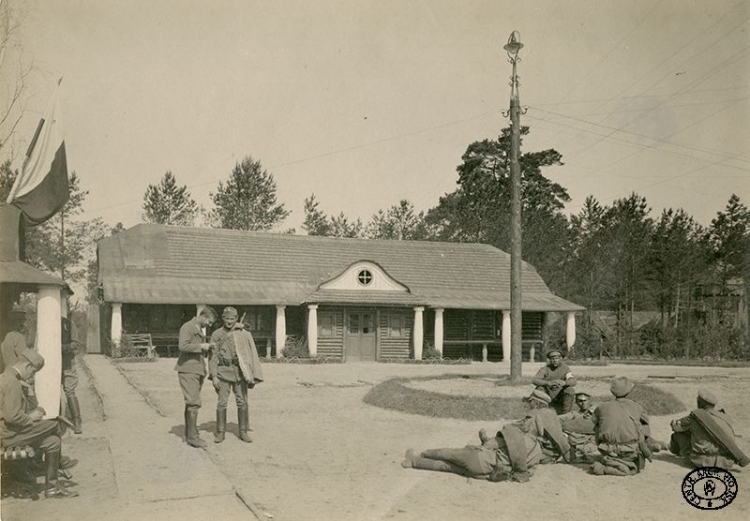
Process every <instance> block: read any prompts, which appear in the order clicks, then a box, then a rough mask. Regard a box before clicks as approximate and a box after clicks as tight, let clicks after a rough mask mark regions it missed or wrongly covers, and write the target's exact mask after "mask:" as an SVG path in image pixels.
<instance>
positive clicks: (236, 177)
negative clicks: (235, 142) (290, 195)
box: [209, 156, 290, 231]
mask: <svg viewBox="0 0 750 521" xmlns="http://www.w3.org/2000/svg"><path fill="white" fill-rule="evenodd" d="M209 196H210V197H211V200H212V201H213V203H214V205H216V206H215V208H214V209H213V210H211V212H210V215H209V219H210V222H212V223H214V224H213V225H214V226H216V227H219V228H229V229H233V230H255V231H267V230H270V229H271V228H273V227H274V226H275V225H277V224H279V223H281V222H282V221H283V220H284V219H286V218H287V216H288V215H289V213H290V212H288V211H287V210H286V209H285V208H284V204H283V203H277V200H276V182H275V181H274V179H273V175H271V174H270V173H269V172H268V171H267V170H265V169H264V168H263V167H262V166H261V164H260V161H255V160H253V158H252V157H250V156H248V157H246V158H245V159H244V160H243V161H242V162H241V163H237V165H236V166H235V167H234V169H233V170H232V174H231V176H230V177H229V180H228V181H227V183H226V185H225V184H224V183H222V182H219V186H218V187H217V189H216V192H215V193H212V192H209Z"/></svg>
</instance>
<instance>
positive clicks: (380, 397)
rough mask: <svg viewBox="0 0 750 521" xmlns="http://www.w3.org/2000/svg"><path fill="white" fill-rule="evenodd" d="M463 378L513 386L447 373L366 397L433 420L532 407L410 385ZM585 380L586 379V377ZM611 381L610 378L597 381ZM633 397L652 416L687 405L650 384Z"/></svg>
mask: <svg viewBox="0 0 750 521" xmlns="http://www.w3.org/2000/svg"><path fill="white" fill-rule="evenodd" d="M460 378H472V379H480V380H485V381H487V385H488V389H489V388H490V387H489V386H493V385H494V386H499V387H502V386H510V378H509V377H508V376H507V375H501V376H499V375H471V376H468V375H455V374H446V375H440V376H420V377H414V378H403V377H397V378H391V379H389V380H386V381H385V382H382V383H380V384H378V385H376V386H375V387H373V388H372V389H371V390H370V392H368V393H367V394H366V395H365V397H364V398H363V400H364V402H365V403H367V404H369V405H374V406H376V407H381V408H383V409H390V410H393V411H401V412H406V413H410V414H418V415H420V416H429V417H432V418H455V419H459V420H469V421H497V420H501V419H511V418H521V417H523V416H524V415H525V414H526V412H527V410H528V408H527V406H526V404H525V403H523V402H522V401H521V399H519V398H518V397H517V396H512V397H511V396H509V397H502V396H500V397H498V396H492V397H484V396H463V395H456V394H444V393H440V392H434V391H425V390H422V389H415V388H414V387H410V386H409V385H408V384H409V383H410V382H418V381H425V380H431V381H435V380H436V381H444V382H445V385H446V388H448V387H449V386H450V384H451V382H450V381H451V380H456V379H460ZM581 380H586V378H583V379H581ZM590 380H602V381H609V380H608V379H596V378H591V379H590ZM522 382H523V384H522V385H523V386H524V387H526V388H527V389H528V391H529V393H530V392H531V390H532V389H533V386H532V384H531V378H530V377H527V378H522ZM630 397H631V398H632V399H633V400H635V401H637V402H638V403H640V404H641V405H643V406H644V407H645V409H646V412H647V413H648V414H652V415H657V416H661V415H665V414H673V413H676V412H679V411H682V410H684V409H685V405H684V404H683V403H682V402H681V401H680V400H678V399H677V398H676V397H675V396H674V395H673V394H672V393H669V392H666V391H662V390H661V389H657V388H656V387H652V386H650V385H647V384H636V385H635V387H634V389H633V392H632V393H631V394H630ZM611 399H612V396H611V395H607V396H592V401H593V403H594V404H599V403H602V402H604V401H608V400H611Z"/></svg>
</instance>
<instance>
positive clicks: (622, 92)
mask: <svg viewBox="0 0 750 521" xmlns="http://www.w3.org/2000/svg"><path fill="white" fill-rule="evenodd" d="M741 6H742V3H741V2H738V4H737V5H736V6H735V7H734V8H733V9H732V10H731V11H730V12H728V13H726V14H724V15H723V16H722V17H720V18H719V19H718V20H717V21H716V22H714V23H713V24H711V25H710V26H709V27H707V28H706V29H704V30H703V31H701V32H700V33H698V34H696V35H695V36H693V37H692V38H691V39H690V40H689V41H688V42H686V43H684V44H682V45H681V46H680V47H678V48H677V49H676V50H675V51H674V52H672V53H671V54H670V55H669V56H667V57H666V58H664V59H663V60H662V61H660V62H659V63H658V64H656V65H654V66H653V67H651V68H650V69H649V70H648V71H646V72H645V73H644V74H643V75H641V76H640V77H639V78H638V79H636V80H635V81H633V82H630V83H629V84H628V85H627V86H625V87H624V88H623V89H621V90H620V91H619V92H617V93H616V94H615V95H614V96H612V97H611V98H609V99H608V100H605V101H604V102H603V103H601V104H600V105H599V106H598V107H597V108H596V109H594V110H599V109H601V108H603V107H605V106H606V105H607V104H608V103H610V102H611V101H613V100H616V99H618V98H620V97H621V96H622V95H623V94H624V93H625V92H627V91H628V90H629V89H630V88H631V87H633V86H634V85H637V84H638V83H640V82H641V80H643V79H644V78H646V77H647V76H648V75H650V74H651V73H652V72H654V71H655V70H658V69H659V68H661V67H662V65H664V64H665V63H667V62H668V61H669V60H671V59H672V58H673V57H674V56H676V55H677V54H679V53H680V52H681V51H682V50H683V49H686V48H687V47H688V46H690V45H691V44H692V43H693V42H695V41H697V40H699V39H700V38H702V37H703V36H704V35H705V34H707V33H709V32H710V31H712V30H713V29H714V28H715V27H716V26H718V25H719V24H720V23H722V21H723V20H724V19H725V18H727V17H729V16H730V15H731V14H732V13H733V12H734V11H736V10H737V9H738V8H739V7H741ZM746 21H747V18H745V19H743V20H741V22H740V23H739V24H737V25H736V26H733V27H732V29H730V30H729V31H727V32H726V33H724V35H723V36H721V37H720V38H718V39H717V40H715V41H714V42H712V43H711V44H709V45H704V46H703V48H702V50H701V51H700V52H698V53H697V54H693V55H691V56H690V57H689V58H688V59H686V60H685V61H682V62H680V63H679V64H678V65H677V66H675V67H672V68H671V69H669V70H668V71H667V72H666V73H665V74H664V75H663V76H662V77H661V78H660V79H658V80H657V81H656V82H655V83H653V84H652V85H651V86H649V87H648V88H646V89H644V90H642V91H641V93H640V96H643V95H645V93H646V92H648V91H649V90H651V89H652V88H653V87H655V86H656V85H658V84H659V83H661V82H662V81H663V80H664V79H665V78H667V77H670V76H671V74H672V72H673V71H674V70H676V69H677V68H681V67H683V66H684V65H685V64H686V63H687V62H688V61H689V60H693V59H695V58H696V57H698V56H700V55H701V54H703V53H704V52H707V51H708V50H710V49H712V48H713V47H714V46H715V45H717V44H718V43H719V42H721V41H723V40H724V39H725V38H727V37H728V36H729V35H730V34H731V33H733V32H734V31H735V30H736V29H738V28H740V27H744V24H745V22H746ZM683 93H684V92H683ZM637 97H638V96H633V97H632V98H633V99H635V98H637ZM665 101H666V100H665ZM628 124H629V123H626V124H625V125H623V127H625V126H627V125H628Z"/></svg>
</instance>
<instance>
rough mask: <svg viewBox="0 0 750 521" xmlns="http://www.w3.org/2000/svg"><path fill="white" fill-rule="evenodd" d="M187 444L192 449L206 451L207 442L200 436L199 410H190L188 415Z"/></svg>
mask: <svg viewBox="0 0 750 521" xmlns="http://www.w3.org/2000/svg"><path fill="white" fill-rule="evenodd" d="M187 442H188V445H190V446H191V447H195V448H198V449H205V448H206V446H207V445H206V442H205V441H204V440H203V439H201V437H200V436H199V435H198V409H197V408H193V407H191V408H189V409H188V414H187Z"/></svg>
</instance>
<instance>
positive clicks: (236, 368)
mask: <svg viewBox="0 0 750 521" xmlns="http://www.w3.org/2000/svg"><path fill="white" fill-rule="evenodd" d="M237 316H238V313H237V310H236V309H235V308H233V307H226V308H224V311H223V313H222V315H221V318H222V320H223V321H224V326H223V327H221V328H219V329H217V330H216V331H214V332H213V334H212V335H211V342H210V343H211V344H212V345H213V346H214V348H213V349H212V350H211V355H210V358H209V362H208V371H209V378H210V379H211V381H212V382H213V384H214V389H216V393H217V395H218V402H217V404H216V432H215V433H214V443H221V442H223V441H224V437H225V433H226V429H227V403H228V401H229V394H230V392H231V393H233V394H234V398H235V401H236V402H237V424H238V427H239V438H240V440H242V441H244V442H246V443H249V442H251V441H253V440H252V438H251V437H250V434H249V432H248V431H249V430H250V413H249V410H248V403H247V390H248V388H250V389H252V388H253V387H255V384H257V383H259V382H262V381H263V372H262V368H261V365H260V359H259V358H258V350H257V348H256V347H255V341H254V340H253V335H252V334H251V333H250V331H247V330H246V329H245V328H244V325H243V323H242V322H241V321H239V322H238V319H237Z"/></svg>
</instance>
